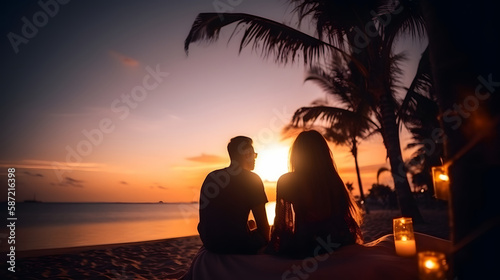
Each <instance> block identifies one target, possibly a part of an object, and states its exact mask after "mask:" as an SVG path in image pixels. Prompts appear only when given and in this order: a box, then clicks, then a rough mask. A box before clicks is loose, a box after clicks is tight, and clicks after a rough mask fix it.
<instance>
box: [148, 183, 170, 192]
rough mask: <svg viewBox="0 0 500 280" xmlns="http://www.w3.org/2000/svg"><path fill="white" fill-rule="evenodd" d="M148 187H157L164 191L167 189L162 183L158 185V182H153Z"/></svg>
mask: <svg viewBox="0 0 500 280" xmlns="http://www.w3.org/2000/svg"><path fill="white" fill-rule="evenodd" d="M149 188H151V189H155V188H158V189H160V190H165V191H166V190H168V189H169V188H168V187H164V186H162V185H160V184H158V183H153V185H152V186H149Z"/></svg>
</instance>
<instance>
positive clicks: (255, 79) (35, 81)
mask: <svg viewBox="0 0 500 280" xmlns="http://www.w3.org/2000/svg"><path fill="white" fill-rule="evenodd" d="M232 3H238V4H237V5H234V6H231V7H230V8H231V9H232V10H229V11H232V12H240V13H250V14H256V15H260V16H263V17H268V18H271V19H274V20H276V21H279V22H290V23H291V24H293V17H292V16H290V11H291V8H290V7H289V6H288V3H287V2H286V1H232ZM2 5H3V6H4V7H2V13H3V14H4V15H2V18H3V21H2V22H3V24H2V32H3V33H2V34H4V37H3V38H4V39H2V53H1V55H2V67H1V69H2V70H1V71H2V73H1V77H2V79H1V88H2V92H3V94H2V102H1V105H0V106H1V114H2V116H1V118H0V119H1V120H0V122H1V123H0V124H1V129H2V134H1V136H0V137H1V138H0V168H1V169H0V178H1V180H2V182H5V185H6V184H7V183H6V182H7V178H6V174H7V168H10V167H15V168H16V199H17V200H18V201H21V200H25V199H32V198H33V196H35V195H36V199H38V200H42V201H44V202H63V201H64V202H157V201H160V200H162V201H164V202H186V201H196V200H197V199H198V195H199V189H200V187H201V183H202V182H203V179H204V178H205V176H206V175H207V174H208V172H210V171H211V170H213V169H216V168H221V167H224V166H226V165H227V164H228V163H229V157H228V156H227V152H226V145H227V142H228V141H229V139H230V138H231V137H233V136H236V135H246V136H250V137H252V138H253V139H254V146H255V149H256V152H258V153H259V157H258V159H257V163H256V170H255V172H256V173H258V174H259V175H260V176H261V178H262V179H263V180H264V181H265V185H266V190H267V192H268V197H269V199H270V200H273V199H274V191H275V189H274V187H275V182H274V181H275V180H276V179H277V177H278V176H279V175H280V174H281V173H283V172H286V164H287V156H288V148H289V146H290V144H291V141H292V140H293V139H286V140H282V139H281V138H282V137H281V134H280V133H281V130H282V128H283V127H284V126H285V125H286V124H287V123H288V122H289V121H290V119H291V116H292V114H293V112H294V111H295V110H296V109H298V108H299V107H302V106H307V105H309V104H310V103H311V102H312V101H314V100H316V99H318V98H323V97H325V94H324V93H323V92H322V90H321V89H320V87H318V86H317V85H315V84H313V83H311V82H306V83H304V78H305V69H304V67H303V66H302V64H300V63H299V64H293V65H276V64H275V63H274V62H273V60H272V58H271V59H269V60H264V59H262V58H261V57H260V56H259V55H258V54H257V53H255V52H253V51H252V50H251V49H244V50H243V52H242V53H241V54H238V43H239V40H238V39H239V38H241V37H240V36H238V35H236V36H235V37H234V38H233V39H232V40H231V41H230V42H229V43H228V38H229V37H230V35H231V33H232V31H233V28H226V29H225V30H223V32H222V33H221V36H220V39H219V40H218V41H217V42H215V43H213V44H210V45H205V44H201V45H197V44H193V45H191V47H190V52H189V55H188V56H187V55H186V53H185V52H184V49H183V43H184V39H185V38H186V36H187V34H188V32H189V29H190V27H191V24H192V23H193V21H194V19H195V17H196V15H197V14H198V13H200V12H216V8H215V7H214V5H213V1H203V0H197V1H104V2H98V3H97V2H92V3H88V2H87V1H81V2H77V1H71V2H68V3H67V4H64V5H63V4H59V6H58V10H57V12H53V15H51V16H48V17H47V20H46V22H42V23H45V24H40V22H39V24H38V25H39V26H38V27H36V26H35V27H36V32H35V31H34V30H28V29H29V28H28V27H24V25H25V24H26V21H25V20H23V18H26V20H27V21H29V22H31V23H32V22H33V19H34V15H35V14H36V13H37V12H39V11H43V8H42V7H40V6H39V4H37V3H36V2H33V3H32V4H22V3H17V2H16V3H15V4H13V3H10V1H9V3H8V4H6V3H2ZM9 5H16V6H9ZM37 20H39V21H40V20H43V18H38V19H37ZM304 28H307V26H306V27H304ZM23 30H24V31H25V33H26V32H28V33H27V34H28V35H30V36H31V38H27V36H26V38H25V41H23V43H18V44H17V45H14V46H13V43H12V42H11V41H9V39H8V36H5V35H6V34H9V33H14V34H17V35H19V36H24V35H23ZM29 32H31V33H29ZM25 35H26V34H25ZM240 35H241V34H240ZM424 47H425V43H424V42H413V41H404V42H401V46H400V49H401V50H403V49H404V50H407V51H408V57H409V60H408V61H407V62H406V63H405V64H404V65H403V67H404V69H405V71H406V73H408V74H407V76H406V78H405V79H404V83H405V84H406V85H408V84H409V83H410V79H411V77H412V76H413V73H414V71H415V67H416V62H415V61H418V58H419V56H420V54H421V52H422V50H423V49H424ZM408 139H409V136H408V135H407V134H406V133H404V131H403V134H402V143H403V145H404V144H405V143H406V141H407V140H408ZM332 150H333V154H334V159H335V161H336V164H337V167H338V169H339V172H340V175H341V177H342V178H343V180H344V182H346V181H349V182H354V187H355V192H354V194H357V187H358V184H357V181H356V177H355V176H356V175H355V171H354V161H353V159H352V156H351V155H350V153H349V152H348V149H347V148H345V147H334V146H332ZM404 155H405V156H406V157H408V156H409V152H408V151H404ZM359 163H360V165H361V171H362V179H363V184H364V189H365V191H366V190H367V189H368V188H369V187H371V185H372V184H373V183H374V182H375V181H376V172H377V170H378V169H379V168H380V167H383V166H388V164H387V162H386V159H385V149H384V148H383V146H382V140H381V138H380V137H379V136H376V137H373V138H370V139H369V140H367V141H364V142H362V143H361V146H360V148H359ZM382 183H385V184H389V185H392V180H391V178H390V175H389V174H385V175H384V176H382ZM6 192H7V191H3V192H1V193H0V200H6V196H7V193H6Z"/></svg>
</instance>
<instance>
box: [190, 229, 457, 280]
mask: <svg viewBox="0 0 500 280" xmlns="http://www.w3.org/2000/svg"><path fill="white" fill-rule="evenodd" d="M415 236H416V243H417V250H418V251H422V250H430V249H433V250H436V251H442V252H445V251H446V250H448V249H449V248H450V242H449V241H447V240H443V239H439V238H435V237H432V236H429V235H424V234H419V233H416V234H415ZM324 246H326V247H328V244H324ZM325 249H326V250H327V252H329V253H327V254H323V255H317V256H314V257H309V258H306V259H303V260H295V259H288V258H284V257H280V256H274V255H265V254H259V255H221V254H215V253H212V252H209V251H207V250H206V249H205V248H203V247H202V248H201V249H200V250H199V252H198V254H197V255H196V256H195V258H194V259H193V262H192V264H191V267H190V268H189V270H188V271H187V273H186V274H185V275H184V277H183V278H181V279H183V280H221V279H239V280H246V279H248V280H250V279H252V280H254V279H258V280H266V279H283V280H285V279H289V280H303V279H308V280H314V279H363V280H365V279H384V280H388V279H398V280H399V279H418V266H417V257H416V256H414V257H400V256H397V255H396V253H395V249H394V238H393V235H392V234H390V235H386V236H383V237H381V238H379V239H377V240H375V241H373V242H371V243H368V244H364V245H358V244H356V245H349V246H344V247H341V248H338V249H335V250H328V248H325Z"/></svg>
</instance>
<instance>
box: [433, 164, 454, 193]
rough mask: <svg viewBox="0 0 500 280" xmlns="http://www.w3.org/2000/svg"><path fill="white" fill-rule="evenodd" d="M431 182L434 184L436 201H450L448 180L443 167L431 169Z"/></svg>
mask: <svg viewBox="0 0 500 280" xmlns="http://www.w3.org/2000/svg"><path fill="white" fill-rule="evenodd" d="M432 180H433V182H434V195H435V196H436V198H437V199H442V200H449V199H450V178H449V177H448V172H447V168H446V167H445V166H434V167H432Z"/></svg>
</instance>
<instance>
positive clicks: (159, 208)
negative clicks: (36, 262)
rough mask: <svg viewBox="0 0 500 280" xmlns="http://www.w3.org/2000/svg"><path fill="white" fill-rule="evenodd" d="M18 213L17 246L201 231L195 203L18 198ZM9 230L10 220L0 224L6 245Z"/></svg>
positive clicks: (112, 240) (119, 240)
mask: <svg viewBox="0 0 500 280" xmlns="http://www.w3.org/2000/svg"><path fill="white" fill-rule="evenodd" d="M4 204H5V203H2V205H4ZM2 208H3V207H2ZM2 212H7V205H6V204H5V211H2ZM15 217H16V218H17V220H16V221H15V224H16V228H15V246H16V250H17V251H23V250H34V249H49V248H64V247H76V246H89V245H100V244H113V243H124V242H136V241H146V240H156V239H164V238H173V237H182V236H190V235H196V234H198V232H197V230H196V226H197V224H198V204H197V203H162V204H160V203H17V204H16V213H15ZM3 220H4V221H5V222H4V223H5V224H6V225H8V224H9V222H10V221H6V219H3ZM10 234H11V233H10V231H8V228H7V227H6V226H3V227H2V229H1V230H0V248H1V249H2V251H5V250H6V249H7V248H8V247H7V246H10V245H7V243H8V242H7V240H8V239H7V238H8V236H9V235H10Z"/></svg>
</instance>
